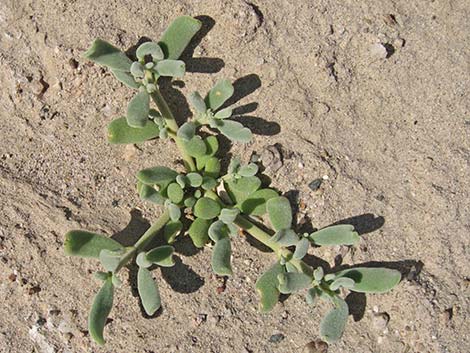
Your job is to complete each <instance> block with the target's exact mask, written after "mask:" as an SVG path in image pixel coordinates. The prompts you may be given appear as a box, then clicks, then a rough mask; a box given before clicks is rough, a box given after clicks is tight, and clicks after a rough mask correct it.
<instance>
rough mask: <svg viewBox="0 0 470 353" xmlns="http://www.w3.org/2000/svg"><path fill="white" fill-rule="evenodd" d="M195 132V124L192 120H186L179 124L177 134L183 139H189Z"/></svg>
mask: <svg viewBox="0 0 470 353" xmlns="http://www.w3.org/2000/svg"><path fill="white" fill-rule="evenodd" d="M195 134H196V125H194V123H193V122H191V121H188V122H186V123H184V124H183V125H181V126H180V128H179V129H178V132H177V136H178V137H179V138H180V139H182V140H185V141H189V140H191V139H192V138H193V137H194V135H195Z"/></svg>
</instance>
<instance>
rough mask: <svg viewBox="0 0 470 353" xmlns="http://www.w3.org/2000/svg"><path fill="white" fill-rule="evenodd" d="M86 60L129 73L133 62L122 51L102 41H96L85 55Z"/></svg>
mask: <svg viewBox="0 0 470 353" xmlns="http://www.w3.org/2000/svg"><path fill="white" fill-rule="evenodd" d="M83 56H84V57H85V58H87V59H88V60H91V61H93V62H95V63H97V64H100V65H103V66H106V67H109V68H110V69H113V70H118V71H127V72H129V70H130V67H131V64H132V61H131V59H129V58H128V57H127V56H126V54H124V53H123V52H122V51H121V50H120V49H118V48H116V47H115V46H113V45H112V44H110V43H108V42H106V41H104V40H102V39H99V38H98V39H95V41H94V42H93V43H92V44H91V47H90V48H89V49H88V50H87V51H86V52H85V53H84V54H83Z"/></svg>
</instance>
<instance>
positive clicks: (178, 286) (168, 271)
mask: <svg viewBox="0 0 470 353" xmlns="http://www.w3.org/2000/svg"><path fill="white" fill-rule="evenodd" d="M161 273H162V277H163V279H164V280H165V281H166V282H167V283H168V284H169V285H170V287H171V288H172V289H173V290H174V291H176V292H178V293H193V292H196V291H197V290H198V289H199V288H201V287H202V286H203V285H204V278H203V277H201V276H199V275H198V274H197V273H196V272H194V271H193V270H192V269H191V267H189V266H188V265H186V264H185V263H183V262H182V261H181V259H180V258H179V257H175V265H174V266H173V267H161Z"/></svg>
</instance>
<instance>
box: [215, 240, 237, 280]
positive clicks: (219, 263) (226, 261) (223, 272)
mask: <svg viewBox="0 0 470 353" xmlns="http://www.w3.org/2000/svg"><path fill="white" fill-rule="evenodd" d="M231 255H232V246H231V244H230V238H229V237H224V238H222V239H220V240H218V241H217V242H216V243H215V245H214V249H213V251H212V270H213V271H214V272H215V273H216V274H218V275H219V276H230V275H231V274H232V266H231V264H230V262H231V259H230V258H231Z"/></svg>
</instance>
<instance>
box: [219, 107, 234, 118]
mask: <svg viewBox="0 0 470 353" xmlns="http://www.w3.org/2000/svg"><path fill="white" fill-rule="evenodd" d="M232 112H233V110H232V108H230V107H228V108H224V109H222V110H219V111H218V112H217V113H215V115H214V118H216V119H227V118H230V117H231V116H232Z"/></svg>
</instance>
